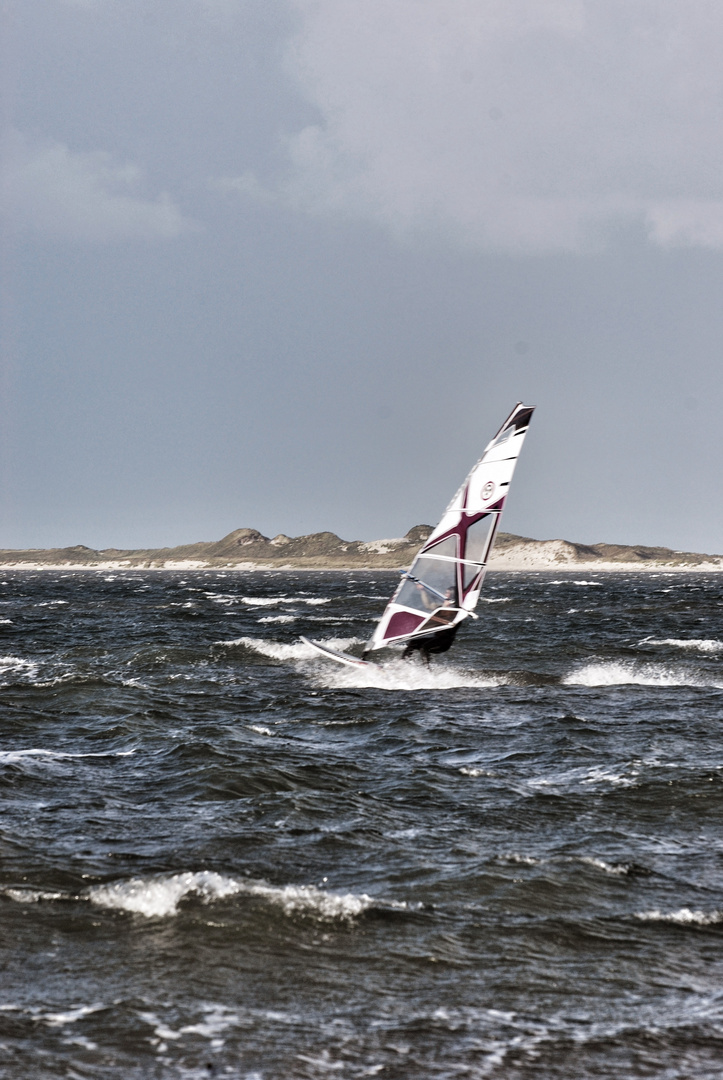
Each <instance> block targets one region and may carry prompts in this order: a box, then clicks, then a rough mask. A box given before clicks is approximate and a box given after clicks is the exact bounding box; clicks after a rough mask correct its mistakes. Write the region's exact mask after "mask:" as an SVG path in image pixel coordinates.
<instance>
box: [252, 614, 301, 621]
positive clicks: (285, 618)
mask: <svg viewBox="0 0 723 1080" xmlns="http://www.w3.org/2000/svg"><path fill="white" fill-rule="evenodd" d="M259 622H260V623H291V622H296V615H264V616H262V617H261V618H260V619H259Z"/></svg>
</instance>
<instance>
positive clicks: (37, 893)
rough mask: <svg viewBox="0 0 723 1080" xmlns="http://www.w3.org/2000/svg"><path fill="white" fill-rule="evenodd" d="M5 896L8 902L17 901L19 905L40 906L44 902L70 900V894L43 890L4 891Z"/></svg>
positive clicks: (2, 891)
mask: <svg viewBox="0 0 723 1080" xmlns="http://www.w3.org/2000/svg"><path fill="white" fill-rule="evenodd" d="M0 892H1V893H2V895H3V896H7V898H8V900H15V902H16V903H18V904H39V903H40V902H41V901H42V900H68V899H69V897H68V894H67V893H62V892H45V891H43V890H42V889H27V888H25V889H13V888H8V889H2V890H0Z"/></svg>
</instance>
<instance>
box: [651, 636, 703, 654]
mask: <svg viewBox="0 0 723 1080" xmlns="http://www.w3.org/2000/svg"><path fill="white" fill-rule="evenodd" d="M638 645H669V646H670V647H671V648H676V649H691V650H694V651H695V652H702V653H719V652H723V641H718V640H717V639H716V638H652V637H648V638H643V639H642V641H639V642H638Z"/></svg>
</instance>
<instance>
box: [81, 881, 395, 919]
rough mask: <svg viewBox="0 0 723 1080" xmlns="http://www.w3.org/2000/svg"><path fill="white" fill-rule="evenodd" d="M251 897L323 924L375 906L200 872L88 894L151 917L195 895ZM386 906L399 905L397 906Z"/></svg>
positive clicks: (365, 900)
mask: <svg viewBox="0 0 723 1080" xmlns="http://www.w3.org/2000/svg"><path fill="white" fill-rule="evenodd" d="M239 895H245V896H253V897H258V898H260V899H263V900H266V901H268V903H270V904H272V905H274V906H275V907H280V908H281V909H282V911H283V912H284V914H285V915H297V914H302V915H309V916H311V917H312V918H317V919H320V920H323V921H332V920H336V919H341V920H347V919H353V918H356V917H357V916H358V915H361V914H362V913H363V912H364V911H366V910H367V909H368V908H369V907H371V906H372V905H373V904H374V900H373V899H372V897H370V896H367V895H366V894H365V893H362V894H359V895H357V894H355V893H329V892H324V891H323V890H321V889H317V888H316V887H315V886H314V885H282V886H275V885H268V884H266V883H265V882H260V881H239V880H237V879H235V878H230V877H225V876H224V875H222V874H216V873H213V872H212V871H208V870H202V871H197V872H185V873H181V874H172V875H170V876H167V877H158V878H146V879H143V878H131V879H130V880H127V881H118V882H114V883H112V884H107V885H95V886H93V887H92V888H91V889H89V890H88V897H89V899H90V901H91V903H93V904H96V905H98V906H99V907H104V908H113V909H115V910H118V911H127V912H131V913H134V914H138V915H145V916H146V917H147V918H153V917H167V916H171V915H176V914H177V912H178V905H179V904H180V903H181V901H182V900H184V899H186V898H187V897H190V896H194V897H196V898H197V899H200V900H201V901H202V902H203V903H212V902H213V901H215V900H224V899H227V898H228V897H231V896H239ZM385 906H395V907H396V906H400V905H396V904H392V905H385Z"/></svg>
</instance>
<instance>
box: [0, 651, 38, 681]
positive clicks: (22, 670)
mask: <svg viewBox="0 0 723 1080" xmlns="http://www.w3.org/2000/svg"><path fill="white" fill-rule="evenodd" d="M37 672H38V664H37V663H36V662H35V661H34V660H24V659H23V658H22V657H21V656H0V676H2V675H5V674H8V675H27V676H28V677H30V678H32V676H33V675H36V674H37Z"/></svg>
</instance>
